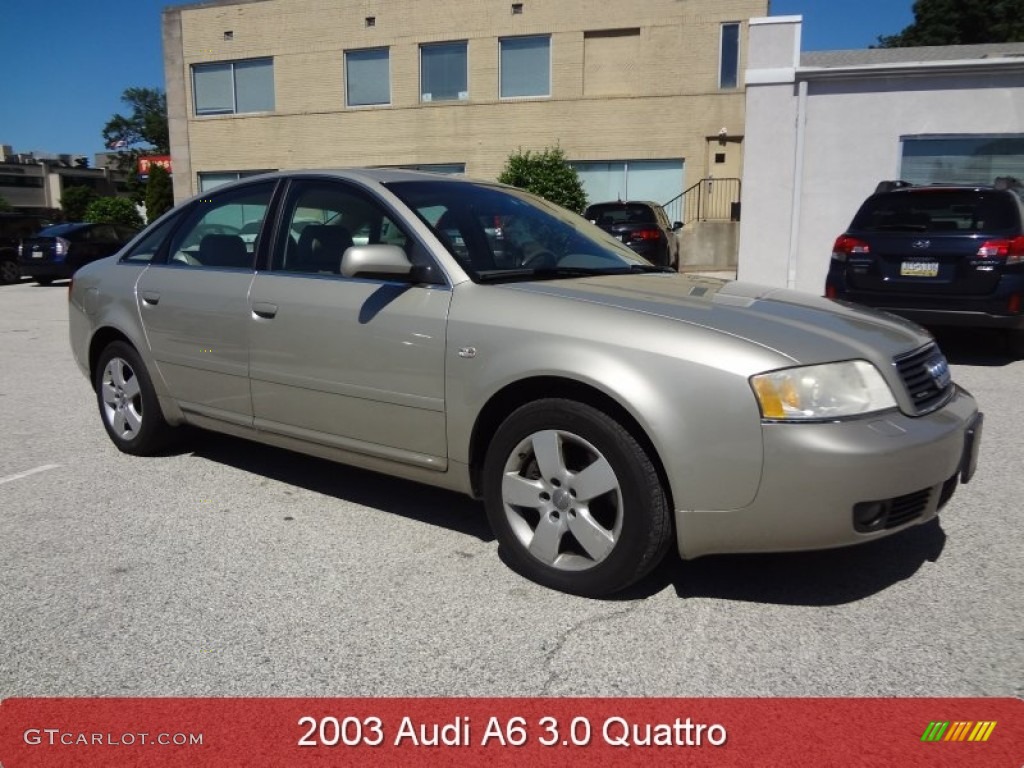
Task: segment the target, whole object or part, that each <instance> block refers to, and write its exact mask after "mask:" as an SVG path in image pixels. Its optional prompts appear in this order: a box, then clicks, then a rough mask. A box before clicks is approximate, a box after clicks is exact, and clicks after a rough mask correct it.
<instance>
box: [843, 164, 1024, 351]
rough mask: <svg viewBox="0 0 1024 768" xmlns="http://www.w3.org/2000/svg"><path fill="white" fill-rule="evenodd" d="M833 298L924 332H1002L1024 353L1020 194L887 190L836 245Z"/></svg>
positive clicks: (987, 189) (1006, 185)
mask: <svg viewBox="0 0 1024 768" xmlns="http://www.w3.org/2000/svg"><path fill="white" fill-rule="evenodd" d="M825 295H826V296H829V297H831V298H836V299H845V300H847V301H855V302H857V303H859V304H866V305H868V306H871V307H878V308H881V309H885V310H887V311H889V312H894V313H896V314H898V315H902V316H903V317H907V318H910V319H911V320H916V321H917V322H920V323H923V324H925V325H935V326H944V325H959V326H975V327H987V328H1003V329H1006V332H1007V335H1008V338H1009V341H1010V343H1011V346H1012V347H1013V349H1014V350H1015V351H1016V352H1019V353H1021V354H1024V201H1022V200H1021V188H1020V186H1019V185H1018V186H1015V185H1014V184H1013V183H1012V181H1010V180H1008V179H1001V180H998V182H997V184H995V185H993V186H914V185H910V184H907V183H906V182H882V183H881V184H880V185H879V188H878V190H877V191H876V193H875V194H873V195H871V196H870V197H869V198H868V199H867V200H865V201H864V204H863V205H861V207H860V210H859V211H857V215H856V216H854V217H853V222H852V223H851V224H850V226H849V227H848V228H847V230H846V231H845V232H844V233H843V234H841V235H840V236H839V237H838V238H837V239H836V242H835V246H834V247H833V249H832V261H831V264H830V266H829V271H828V277H827V278H826V282H825Z"/></svg>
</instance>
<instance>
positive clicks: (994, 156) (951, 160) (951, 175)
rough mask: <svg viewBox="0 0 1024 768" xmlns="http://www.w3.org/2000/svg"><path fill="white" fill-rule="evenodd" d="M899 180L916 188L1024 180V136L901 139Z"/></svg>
mask: <svg viewBox="0 0 1024 768" xmlns="http://www.w3.org/2000/svg"><path fill="white" fill-rule="evenodd" d="M900 142H901V143H902V145H903V146H902V152H901V154H902V164H901V168H900V178H901V179H903V180H905V181H909V182H911V183H913V184H991V183H993V182H994V181H995V180H996V177H998V176H1013V177H1015V178H1018V179H1024V134H1020V133H1017V134H1013V133H1010V134H981V135H977V134H976V135H973V136H972V135H962V134H961V135H949V134H936V135H931V136H927V135H926V136H901V137H900Z"/></svg>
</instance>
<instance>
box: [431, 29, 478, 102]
mask: <svg viewBox="0 0 1024 768" xmlns="http://www.w3.org/2000/svg"><path fill="white" fill-rule="evenodd" d="M467 83H468V79H467V76H466V43H464V42H462V43H442V44H441V45H424V46H423V47H421V48H420V96H421V98H422V99H423V101H456V100H459V99H467V98H469V87H468V85H467Z"/></svg>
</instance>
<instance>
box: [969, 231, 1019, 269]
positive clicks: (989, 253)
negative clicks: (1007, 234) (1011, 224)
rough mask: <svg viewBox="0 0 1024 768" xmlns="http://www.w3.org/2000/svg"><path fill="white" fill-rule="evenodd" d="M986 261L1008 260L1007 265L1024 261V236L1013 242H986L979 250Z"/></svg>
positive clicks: (1014, 239)
mask: <svg viewBox="0 0 1024 768" xmlns="http://www.w3.org/2000/svg"><path fill="white" fill-rule="evenodd" d="M978 255H979V256H981V257H982V258H984V259H1006V263H1007V264H1018V263H1020V262H1022V261H1024V235H1022V236H1020V237H1015V238H1013V239H1012V240H986V241H985V242H984V243H982V246H981V248H979V249H978Z"/></svg>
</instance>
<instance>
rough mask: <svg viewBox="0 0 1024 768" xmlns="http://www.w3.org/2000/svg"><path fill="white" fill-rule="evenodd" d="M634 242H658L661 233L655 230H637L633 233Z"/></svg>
mask: <svg viewBox="0 0 1024 768" xmlns="http://www.w3.org/2000/svg"><path fill="white" fill-rule="evenodd" d="M632 238H633V239H634V240H660V239H661V232H660V231H659V230H657V229H638V230H637V231H636V232H634V233H633V235H632Z"/></svg>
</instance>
